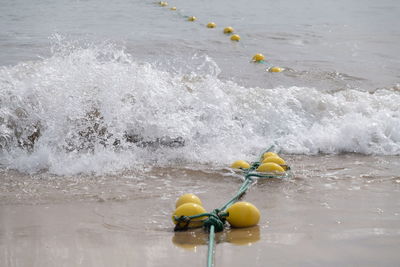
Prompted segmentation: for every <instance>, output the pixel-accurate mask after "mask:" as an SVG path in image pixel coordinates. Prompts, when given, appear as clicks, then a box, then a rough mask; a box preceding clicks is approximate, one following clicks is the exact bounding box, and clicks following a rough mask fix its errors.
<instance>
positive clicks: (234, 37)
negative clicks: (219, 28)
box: [231, 34, 240, 42]
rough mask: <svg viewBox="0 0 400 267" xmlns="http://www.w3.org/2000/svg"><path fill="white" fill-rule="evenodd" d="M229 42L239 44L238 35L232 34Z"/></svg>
mask: <svg viewBox="0 0 400 267" xmlns="http://www.w3.org/2000/svg"><path fill="white" fill-rule="evenodd" d="M231 40H232V41H236V42H239V40H240V36H239V35H237V34H234V35H232V36H231Z"/></svg>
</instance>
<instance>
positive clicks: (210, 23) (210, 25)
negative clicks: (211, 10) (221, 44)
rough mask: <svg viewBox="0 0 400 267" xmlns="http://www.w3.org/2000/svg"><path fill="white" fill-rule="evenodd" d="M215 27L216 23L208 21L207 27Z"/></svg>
mask: <svg viewBox="0 0 400 267" xmlns="http://www.w3.org/2000/svg"><path fill="white" fill-rule="evenodd" d="M215 27H217V24H215V23H214V22H209V23H208V24H207V28H215Z"/></svg>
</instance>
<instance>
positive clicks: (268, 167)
mask: <svg viewBox="0 0 400 267" xmlns="http://www.w3.org/2000/svg"><path fill="white" fill-rule="evenodd" d="M257 171H258V172H274V173H284V172H285V170H284V169H283V168H282V167H281V166H279V165H278V164H276V163H273V162H267V163H263V164H261V165H260V166H258V168H257Z"/></svg>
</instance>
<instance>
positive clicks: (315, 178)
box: [0, 154, 400, 267]
mask: <svg viewBox="0 0 400 267" xmlns="http://www.w3.org/2000/svg"><path fill="white" fill-rule="evenodd" d="M286 158H287V159H288V161H289V162H291V165H292V168H293V170H294V178H292V179H287V180H278V179H268V180H262V181H261V180H260V181H259V182H258V183H257V184H255V185H254V186H253V187H252V188H251V189H250V191H249V192H248V194H247V195H246V196H245V200H246V201H249V202H251V203H253V204H255V205H256V206H257V207H258V208H259V209H260V211H261V216H262V217H261V221H260V223H259V225H258V226H257V227H253V228H248V229H247V228H245V229H226V230H225V231H224V232H222V233H219V234H218V235H217V238H216V240H217V248H216V257H215V262H216V266H245V265H248V266H361V265H363V266H398V263H399V262H400V256H399V254H398V248H399V245H400V202H399V201H398V196H399V191H400V176H398V173H399V172H400V163H399V161H398V158H397V157H375V156H359V155H353V154H347V155H338V156H318V157H306V156H286ZM338 166H340V167H338ZM1 179H2V180H3V181H6V182H3V183H2V186H1V191H0V196H1V205H0V265H1V266H9V267H13V266H18V267H21V266H41V267H43V266H171V267H172V266H177V265H183V264H190V265H191V266H205V264H206V253H207V235H206V234H205V233H204V232H203V230H202V229H195V230H190V231H187V232H177V233H174V232H173V225H172V222H171V219H170V216H171V213H172V211H173V207H174V202H175V199H176V197H178V196H179V195H180V194H182V193H185V192H193V193H196V194H197V195H198V196H199V197H200V198H201V199H202V201H203V204H204V206H205V208H206V209H207V210H212V209H213V208H216V207H218V206H220V205H222V204H223V203H224V202H225V201H226V200H228V198H229V197H230V196H232V195H233V194H234V193H235V191H236V189H237V188H238V187H239V186H240V184H241V180H240V179H239V177H238V176H235V175H234V174H232V173H231V172H230V171H229V170H228V169H211V170H210V169H206V168H205V167H204V166H202V167H201V166H197V167H193V166H192V167H186V168H168V169H157V168H155V169H152V170H148V171H145V172H142V173H125V174H123V175H121V176H102V177H100V176H71V177H57V176H51V175H49V174H41V175H40V174H38V175H24V174H21V173H17V172H14V171H2V173H1ZM38 184H40V185H41V186H39V185H38ZM45 184H46V185H47V186H43V185H45Z"/></svg>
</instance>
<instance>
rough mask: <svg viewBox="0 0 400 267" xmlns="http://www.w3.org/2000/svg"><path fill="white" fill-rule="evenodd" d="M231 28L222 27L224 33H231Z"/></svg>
mask: <svg viewBox="0 0 400 267" xmlns="http://www.w3.org/2000/svg"><path fill="white" fill-rule="evenodd" d="M233 31H234V30H233V28H232V27H226V28H225V29H224V33H233Z"/></svg>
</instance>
